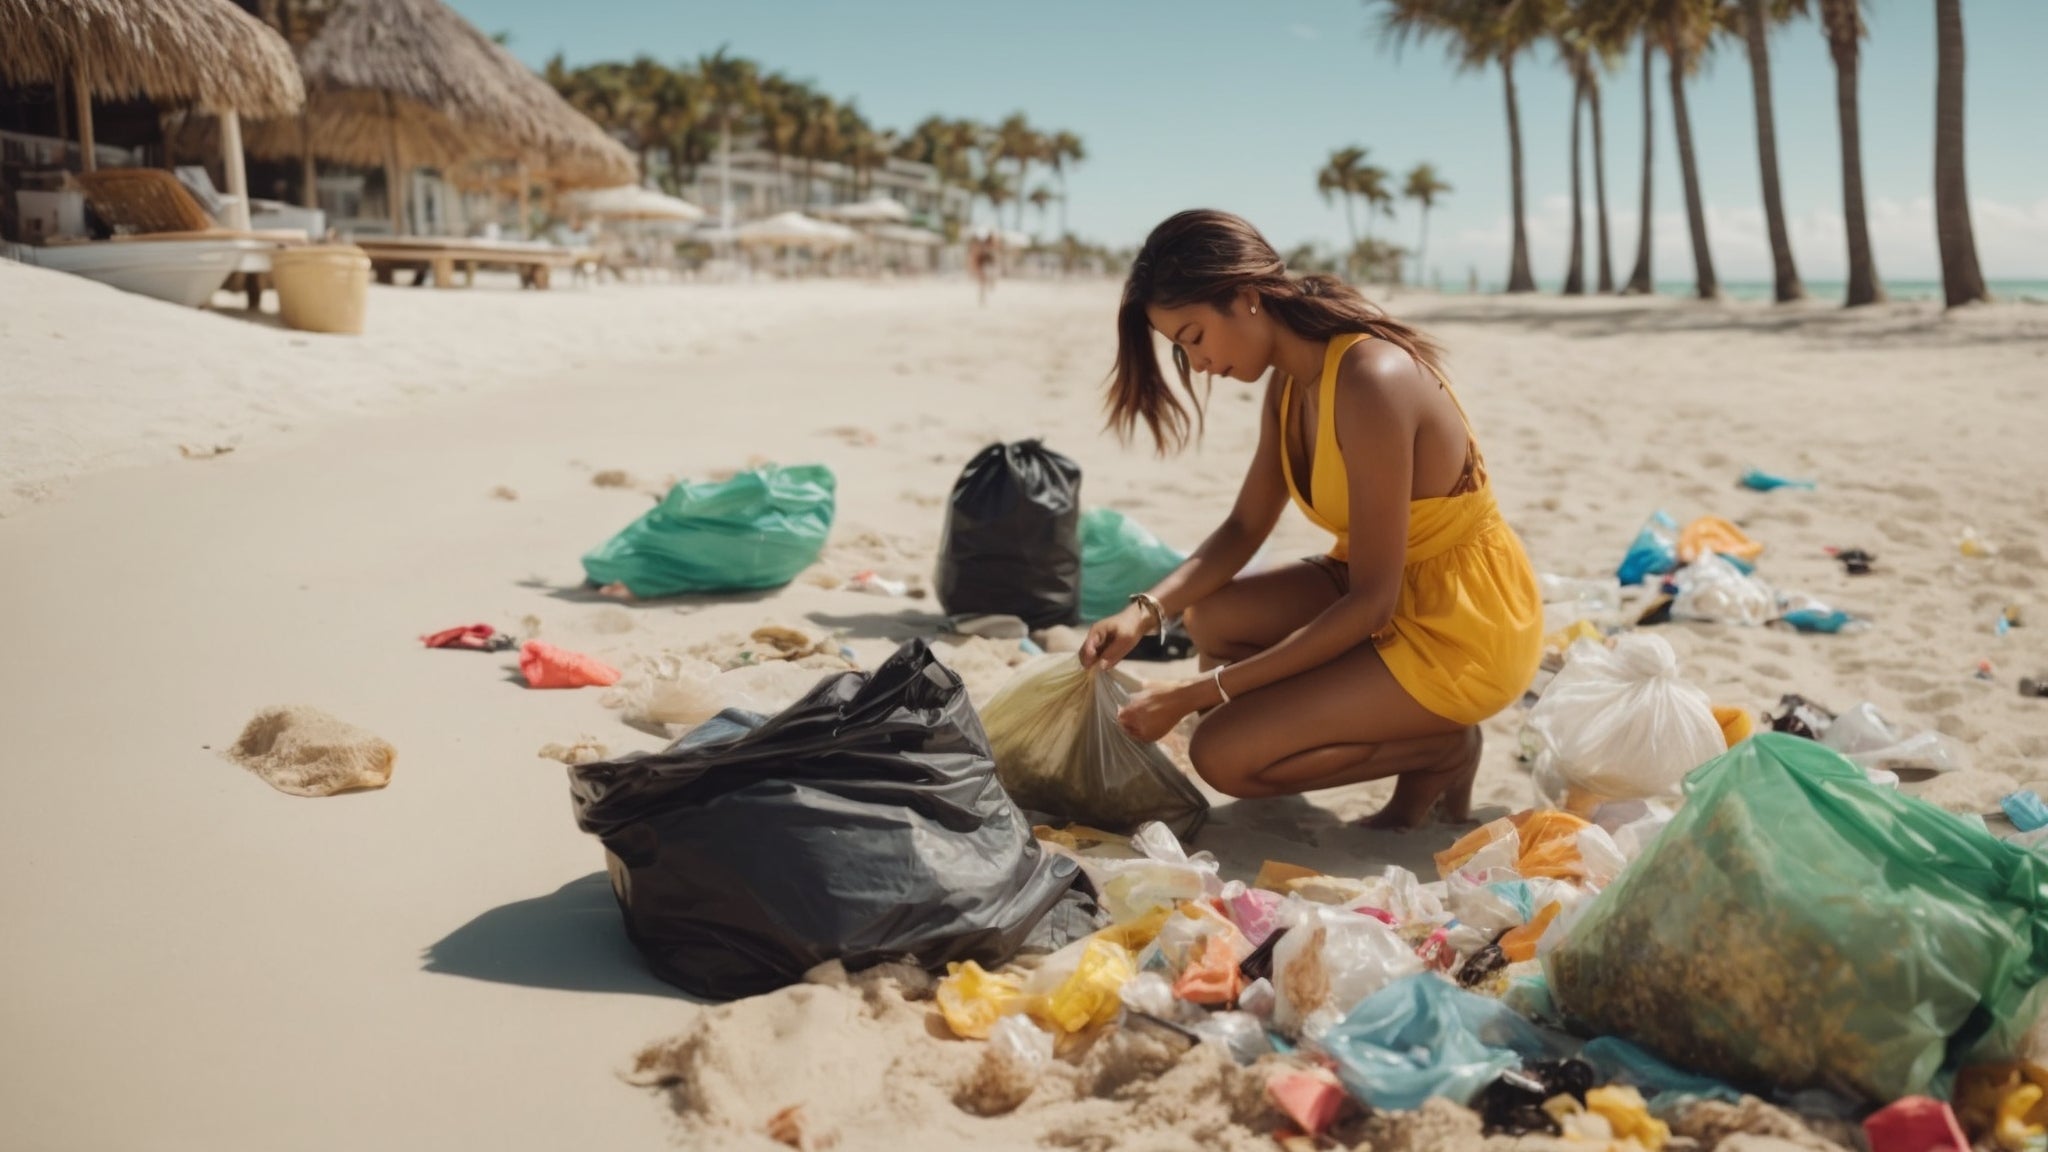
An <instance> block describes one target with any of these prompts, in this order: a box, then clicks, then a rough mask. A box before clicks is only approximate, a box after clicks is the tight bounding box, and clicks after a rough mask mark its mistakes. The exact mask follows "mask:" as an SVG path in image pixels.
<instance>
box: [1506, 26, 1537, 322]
mask: <svg viewBox="0 0 2048 1152" xmlns="http://www.w3.org/2000/svg"><path fill="white" fill-rule="evenodd" d="M1500 75H1501V80H1502V81H1503V83H1504V84H1505V86H1506V88H1507V97H1508V168H1509V177H1510V181H1511V183H1512V184H1513V188H1514V191H1513V200H1514V213H1515V239H1514V250H1513V252H1511V253H1510V254H1509V256H1508V291H1510V292H1534V291H1535V290H1536V277H1535V276H1534V275H1533V274H1531V273H1530V271H1529V230H1528V226H1527V222H1526V221H1525V220H1524V219H1523V215H1522V199H1523V197H1522V112H1521V109H1520V108H1519V107H1518V106H1516V104H1515V61H1514V57H1512V56H1503V57H1501V61H1500Z"/></svg>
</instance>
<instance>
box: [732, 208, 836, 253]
mask: <svg viewBox="0 0 2048 1152" xmlns="http://www.w3.org/2000/svg"><path fill="white" fill-rule="evenodd" d="M733 236H734V238H735V239H737V240H738V241H739V242H740V243H741V244H749V245H751V244H769V245H780V246H782V247H785V248H813V249H821V250H827V251H829V250H831V249H833V248H843V247H845V246H846V245H848V244H851V243H853V242H854V241H855V240H858V239H859V238H860V233H858V232H855V231H854V230H853V229H851V228H848V227H845V226H844V225H840V224H828V223H826V222H825V221H823V220H814V219H812V218H811V217H809V216H806V215H804V214H803V213H801V212H779V213H777V214H775V215H773V216H769V217H767V218H765V219H762V220H749V221H748V222H746V223H745V224H742V225H740V226H739V227H737V228H735V229H733Z"/></svg>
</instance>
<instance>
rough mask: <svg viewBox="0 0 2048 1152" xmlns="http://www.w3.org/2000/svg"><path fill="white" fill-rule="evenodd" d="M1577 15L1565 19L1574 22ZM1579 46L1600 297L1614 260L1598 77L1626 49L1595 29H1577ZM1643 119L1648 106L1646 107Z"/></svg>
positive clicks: (1610, 280)
mask: <svg viewBox="0 0 2048 1152" xmlns="http://www.w3.org/2000/svg"><path fill="white" fill-rule="evenodd" d="M1577 15H1578V14H1577V13H1576V12H1574V13H1572V14H1571V15H1570V16H1569V17H1567V18H1568V19H1573V20H1576V18H1577ZM1578 34H1579V43H1580V45H1581V46H1582V48H1583V49H1584V51H1585V54H1586V68H1585V73H1584V76H1583V79H1584V82H1585V85H1586V104H1587V106H1588V108H1589V109H1590V110H1591V111H1592V114H1593V215H1594V217H1595V218H1596V219H1597V221H1598V224H1599V227H1598V231H1597V233H1596V235H1597V237H1598V242H1597V243H1596V244H1595V245H1594V248H1595V263H1596V264H1598V265H1599V280H1598V284H1597V287H1596V290H1597V291H1599V292H1600V293H1602V294H1605V293H1609V292H1612V291H1614V261H1613V258H1612V256H1611V255H1610V245H1609V243H1608V231H1607V143H1606V135H1605V133H1604V132H1603V131H1602V130H1601V126H1600V104H1601V99H1600V87H1601V81H1600V78H1601V76H1602V75H1604V74H1605V73H1608V72H1612V71H1613V70H1614V68H1615V66H1616V65H1617V63H1619V61H1620V58H1621V54H1622V52H1623V51H1624V50H1625V49H1626V48H1627V46H1628V38H1627V37H1626V36H1625V35H1624V36H1621V37H1616V36H1615V35H1613V34H1612V33H1610V32H1605V31H1602V30H1600V29H1598V28H1588V27H1584V26H1580V27H1579V29H1578ZM1644 107H1645V119H1647V118H1648V116H1647V109H1648V105H1645V106H1644Z"/></svg>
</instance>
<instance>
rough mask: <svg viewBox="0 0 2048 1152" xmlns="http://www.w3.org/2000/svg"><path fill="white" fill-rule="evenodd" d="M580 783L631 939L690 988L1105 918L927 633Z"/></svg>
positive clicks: (576, 783)
mask: <svg viewBox="0 0 2048 1152" xmlns="http://www.w3.org/2000/svg"><path fill="white" fill-rule="evenodd" d="M569 782H570V793H571V797H572V800H573V803H574V805H575V810H576V823H577V824H578V826H580V827H581V828H582V829H583V830H584V831H585V832H590V833H594V834H596V835H597V836H598V837H599V838H600V839H602V840H603V841H604V846H605V852H606V855H607V859H608V863H609V865H610V870H611V877H612V888H613V891H614V892H615V893H616V894H617V895H618V899H619V908H620V910H621V911H622V912H623V913H624V915H625V920H626V933H627V935H628V936H629V937H631V939H632V941H633V943H634V945H635V946H636V947H638V948H639V950H640V953H641V955H642V956H644V957H645V958H646V960H647V963H648V965H649V967H651V968H652V969H653V970H654V973H655V974H656V975H658V976H660V977H661V978H662V979H664V980H667V981H668V982H670V983H672V984H675V985H677V986H679V987H681V988H682V989H684V990H685V991H688V992H691V993H693V994H695V995H699V996H704V997H709V998H713V999H729V998H733V997H739V996H751V995H755V994H757V993H761V992H767V991H771V990H773V989H775V988H779V987H782V986H784V985H786V984H792V983H795V982H796V981H798V980H799V979H801V978H802V976H803V974H804V973H805V972H806V971H808V970H809V969H810V968H812V967H814V966H816V965H818V964H820V963H823V962H824V961H827V960H832V959H838V960H842V961H844V962H845V964H846V966H847V967H848V968H849V969H859V968H863V967H867V966H869V965H872V964H876V963H880V962H882V961H885V960H897V959H903V958H906V957H907V958H910V959H913V960H915V961H916V962H918V963H920V964H923V965H924V966H926V967H928V968H938V967H940V966H943V965H944V964H945V963H946V962H948V961H952V960H977V961H980V962H981V963H982V964H984V965H986V966H990V967H993V966H994V965H996V964H998V963H1001V962H1003V961H1006V960H1008V959H1010V958H1011V957H1012V956H1013V955H1015V954H1016V953H1017V952H1018V951H1019V950H1020V949H1022V948H1023V947H1024V946H1025V945H1026V944H1027V941H1028V942H1031V943H1035V944H1036V945H1037V946H1038V947H1040V948H1043V949H1046V950H1050V949H1051V948H1055V947H1058V946H1059V945H1061V944H1063V943H1065V942H1066V940H1067V939H1068V938H1073V937H1077V936H1078V935H1079V934H1085V933H1086V932H1088V931H1089V930H1090V929H1092V928H1093V926H1094V925H1093V923H1092V921H1091V920H1090V918H1089V913H1090V912H1091V911H1092V908H1089V907H1086V906H1085V897H1084V896H1083V894H1082V893H1081V892H1080V891H1078V890H1074V885H1075V883H1076V881H1077V880H1078V878H1079V876H1078V871H1079V870H1078V869H1077V868H1076V867H1075V866H1074V864H1073V862H1072V861H1071V860H1069V859H1067V858H1065V857H1061V856H1055V855H1053V854H1050V853H1046V852H1043V851H1041V850H1040V848H1039V846H1038V842H1037V841H1036V840H1034V839H1032V836H1031V827H1030V824H1029V822H1028V821H1026V820H1025V818H1024V816H1023V814H1022V813H1021V812H1020V811H1019V810H1018V808H1017V806H1016V805H1015V804H1013V803H1012V802H1011V801H1010V798H1009V796H1008V794H1007V793H1005V792H1004V791H1003V788H1002V785H1001V784H999V783H998V782H997V780H996V772H995V762H994V760H993V759H992V758H991V757H990V754H989V748H988V738H987V737H986V736H985V735H983V733H982V728H981V721H980V719H979V718H978V717H976V715H975V713H974V708H973V705H971V704H970V703H969V702H968V699H967V691H966V689H965V688H964V687H963V686H962V684H961V682H960V678H959V677H958V676H957V675H955V674H954V673H953V671H952V670H951V669H949V668H947V667H946V666H945V665H943V664H941V663H939V661H938V659H937V658H936V657H934V656H933V655H932V654H931V651H930V650H929V649H927V648H926V647H925V645H924V644H923V642H922V641H915V640H914V641H911V642H910V643H908V644H906V645H904V646H903V648H901V649H900V650H898V651H897V653H896V654H895V655H894V656H892V657H891V658H890V659H889V660H888V661H887V662H886V663H884V664H883V665H882V666H881V667H880V668H877V669H876V670H875V671H874V672H873V673H872V674H869V673H864V672H846V673H841V674H839V675H837V676H832V677H829V678H827V679H824V680H821V681H820V682H819V683H818V685H817V686H816V687H814V688H813V689H811V691H810V692H809V693H808V694H807V695H805V696H804V698H803V699H801V700H799V701H797V702H796V703H795V704H793V705H791V706H790V707H789V708H788V709H787V710H786V711H784V712H782V713H781V714H780V715H777V716H774V717H772V718H770V717H762V716H759V715H756V714H754V713H750V712H740V711H736V710H729V711H726V712H723V713H720V714H719V715H718V716H717V717H715V718H713V719H712V720H711V721H709V722H707V723H705V724H703V725H700V726H699V727H697V728H696V729H694V730H693V731H691V732H690V734H689V735H688V736H686V737H684V738H683V739H682V740H680V741H678V742H677V743H676V744H675V745H674V746H672V747H670V748H669V749H668V750H666V751H664V752H659V753H654V754H647V753H634V754H632V755H629V756H623V757H620V758H618V759H615V760H607V761H603V762H600V763H595V764H584V765H580V766H576V767H572V768H570V769H569ZM1070 893H1071V894H1070ZM1048 913H1051V915H1048ZM1041 921H1044V922H1045V923H1044V924H1041ZM1034 933H1036V936H1034Z"/></svg>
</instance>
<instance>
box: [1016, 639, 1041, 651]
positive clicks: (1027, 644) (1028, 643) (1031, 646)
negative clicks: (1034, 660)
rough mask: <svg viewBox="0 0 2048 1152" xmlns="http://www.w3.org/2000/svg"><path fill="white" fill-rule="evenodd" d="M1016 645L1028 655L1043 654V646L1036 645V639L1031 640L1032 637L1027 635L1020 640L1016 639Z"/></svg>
mask: <svg viewBox="0 0 2048 1152" xmlns="http://www.w3.org/2000/svg"><path fill="white" fill-rule="evenodd" d="M1017 647H1018V648H1019V649H1021V650H1022V651H1023V652H1024V653H1025V654H1026V655H1028V656H1043V655H1045V649H1043V648H1040V647H1039V646H1038V642H1037V641H1036V640H1033V639H1032V638H1031V637H1029V636H1026V637H1025V638H1023V639H1022V640H1019V641H1017Z"/></svg>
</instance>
